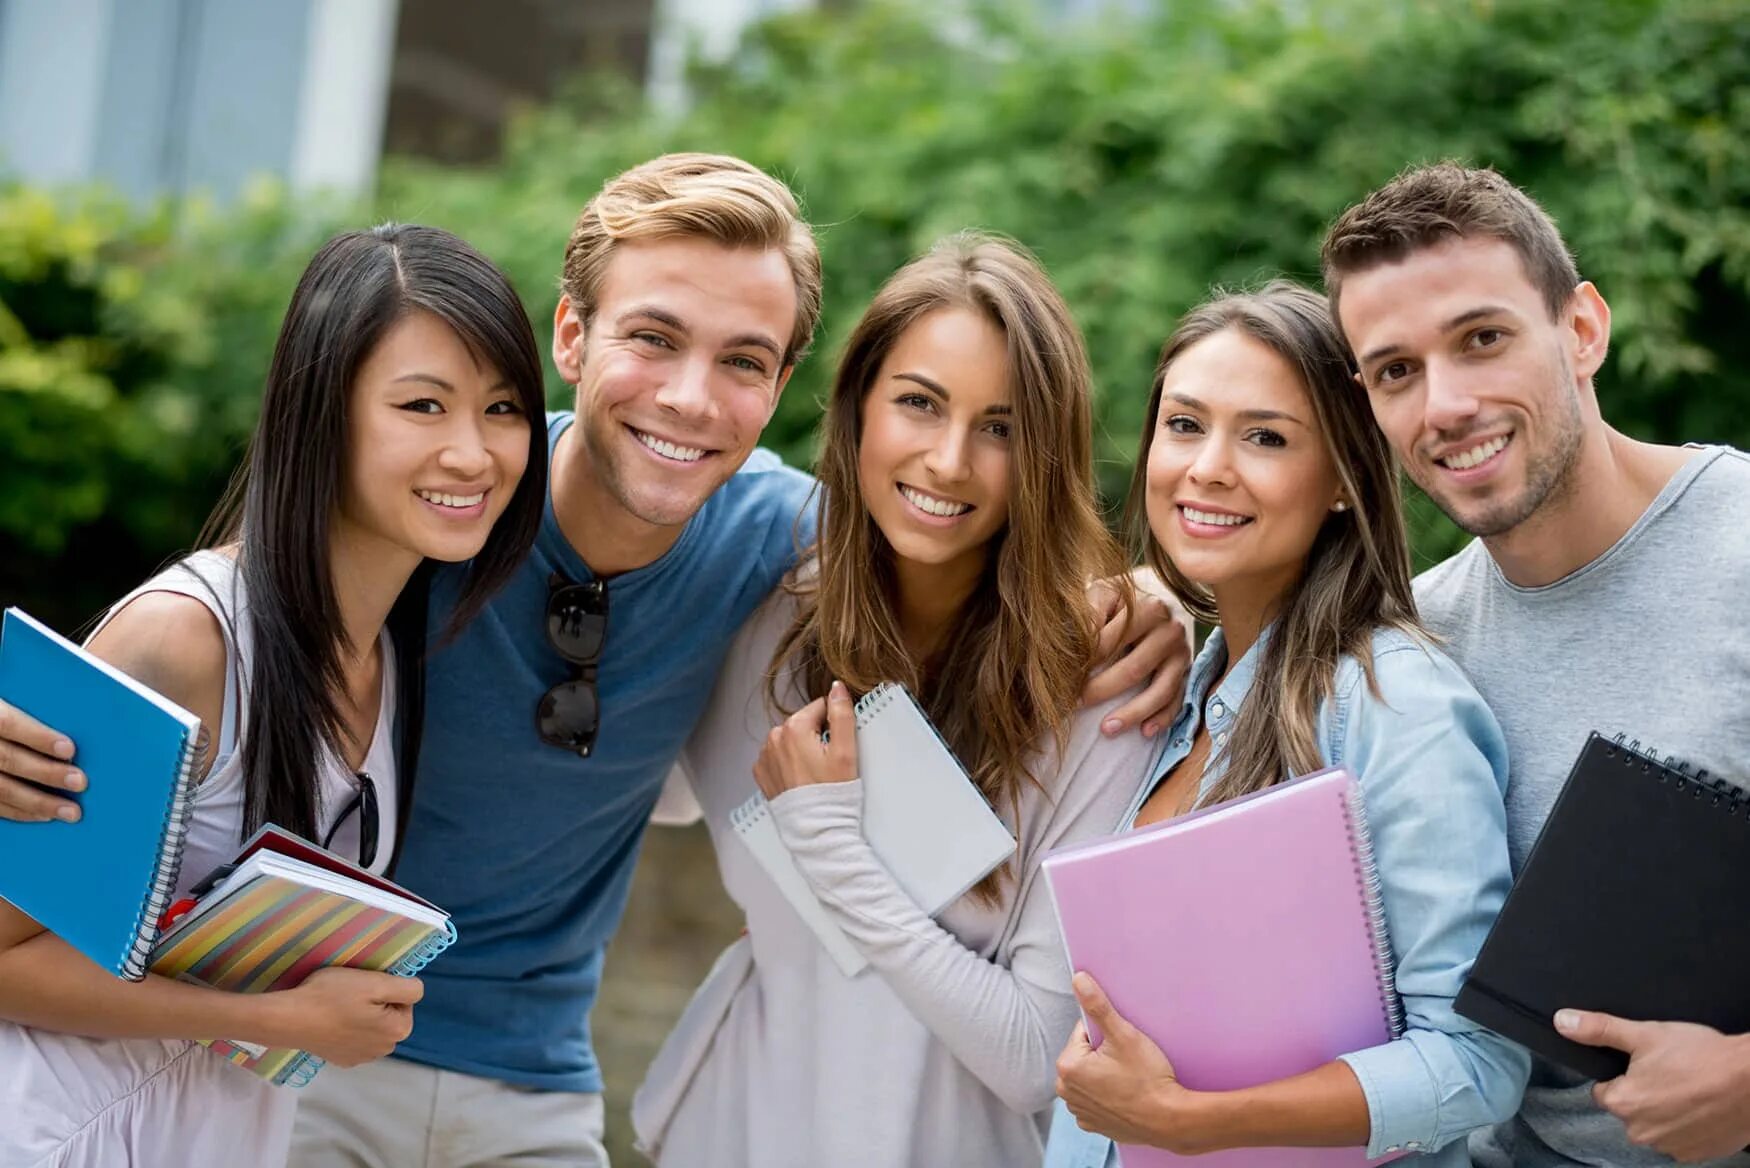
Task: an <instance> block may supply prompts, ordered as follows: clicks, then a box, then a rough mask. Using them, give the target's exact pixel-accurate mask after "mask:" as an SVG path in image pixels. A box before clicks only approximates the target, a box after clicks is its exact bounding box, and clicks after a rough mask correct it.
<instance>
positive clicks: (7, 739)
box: [0, 702, 85, 822]
mask: <svg viewBox="0 0 1750 1168" xmlns="http://www.w3.org/2000/svg"><path fill="white" fill-rule="evenodd" d="M72 757H73V743H72V742H71V741H70V740H69V739H68V738H67V737H66V735H64V734H61V733H60V732H59V731H55V730H51V729H49V728H48V727H47V726H45V725H43V724H42V723H41V722H39V721H37V720H36V719H35V718H32V717H31V716H30V715H28V714H26V713H25V712H24V711H23V710H20V709H18V708H17V707H16V706H10V705H7V704H6V703H5V702H0V817H4V818H7V819H19V820H43V819H53V818H61V819H65V820H67V821H68V822H72V821H74V820H77V819H78V818H79V806H78V804H76V803H74V802H72V801H71V800H67V799H59V798H56V797H55V795H54V794H53V793H52V792H54V791H83V790H84V789H85V776H84V774H83V773H81V772H80V771H79V769H78V768H77V767H74V766H70V765H69V763H68V760H69V759H71V758H72ZM32 784H35V786H33V785H32ZM38 787H45V788H48V789H49V791H48V792H45V791H42V790H39V789H38Z"/></svg>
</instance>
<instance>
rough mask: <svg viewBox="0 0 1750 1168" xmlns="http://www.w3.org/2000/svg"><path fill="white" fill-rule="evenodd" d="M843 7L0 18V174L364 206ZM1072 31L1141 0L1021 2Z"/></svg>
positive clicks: (111, 11)
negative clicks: (417, 176)
mask: <svg viewBox="0 0 1750 1168" xmlns="http://www.w3.org/2000/svg"><path fill="white" fill-rule="evenodd" d="M854 2H855V0H490V2H487V0H0V173H13V174H17V175H20V176H22V177H24V178H26V179H28V180H31V181H33V182H42V183H65V182H82V181H92V180H96V181H102V182H106V183H108V184H110V185H112V186H114V187H116V188H118V189H120V190H122V191H123V192H125V193H127V194H129V195H131V196H133V197H136V198H150V197H153V196H155V195H159V194H182V193H185V192H191V191H197V190H204V191H208V192H210V193H212V194H214V195H216V196H218V197H219V198H228V197H231V196H234V195H235V194H236V193H237V192H238V191H239V190H240V189H241V188H242V186H243V184H244V183H245V182H247V181H248V179H249V178H250V177H251V176H253V175H257V174H260V173H264V172H265V173H269V174H274V175H278V176H281V177H283V178H284V179H285V180H286V181H287V182H288V183H290V185H291V186H292V187H293V188H294V189H297V190H303V191H308V190H314V189H318V188H333V189H337V190H341V191H347V192H356V191H362V190H367V189H368V188H369V187H370V185H371V183H372V180H373V178H374V176H375V174H376V170H377V163H378V161H379V159H380V158H381V157H382V156H383V154H384V153H385V152H386V151H387V152H392V153H396V154H407V155H414V156H417V157H425V158H432V159H436V160H439V161H444V162H456V163H468V162H485V161H489V160H490V159H492V158H493V157H495V156H496V154H497V152H498V149H499V145H500V142H501V140H502V137H503V132H504V127H505V125H506V123H507V121H508V120H509V119H510V118H511V116H512V115H514V114H515V112H516V111H517V110H518V109H521V108H527V107H529V106H534V105H539V104H542V103H545V102H548V101H551V100H552V99H554V98H555V97H557V96H559V95H560V94H561V93H562V92H563V89H564V87H565V86H566V85H567V84H568V83H570V82H571V81H572V79H574V78H576V77H577V76H579V75H580V74H582V73H584V72H585V71H590V70H598V71H599V70H602V69H610V70H613V71H616V72H618V73H619V74H621V75H623V76H624V77H626V78H627V79H629V81H630V82H631V83H632V84H635V85H639V86H642V87H644V89H645V90H646V92H647V93H648V94H649V96H650V97H651V99H652V100H653V101H655V102H656V103H657V104H658V106H659V107H661V108H667V109H675V108H678V107H679V106H680V105H682V104H683V103H684V101H685V84H684V81H685V65H686V61H687V59H688V56H689V54H691V53H695V52H698V53H703V54H705V55H706V56H711V57H719V56H722V55H724V54H726V53H728V52H730V51H731V50H732V49H733V47H734V45H735V42H736V39H737V37H738V36H739V35H740V33H741V31H742V30H743V29H744V28H746V27H747V25H748V24H750V23H752V22H754V21H757V20H759V19H761V18H763V17H766V16H770V15H772V14H774V13H776V12H781V11H786V10H790V9H794V8H801V7H814V6H826V7H831V6H834V5H843V4H848V3H854ZM1023 2H1031V3H1032V4H1034V5H1035V6H1036V7H1038V8H1040V9H1042V10H1044V11H1047V12H1051V13H1054V14H1058V15H1063V16H1067V17H1075V16H1080V15H1084V14H1086V13H1089V12H1092V11H1095V10H1097V9H1099V8H1101V7H1105V6H1109V5H1112V4H1115V3H1116V4H1119V5H1124V6H1134V5H1135V4H1136V3H1138V2H1139V0H1023Z"/></svg>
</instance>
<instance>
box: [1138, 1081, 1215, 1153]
mask: <svg viewBox="0 0 1750 1168" xmlns="http://www.w3.org/2000/svg"><path fill="white" fill-rule="evenodd" d="M1227 1102H1228V1101H1227V1093H1226V1092H1222V1091H1193V1090H1191V1089H1190V1088H1189V1087H1186V1086H1183V1085H1182V1084H1181V1083H1180V1082H1179V1081H1178V1080H1177V1079H1169V1080H1167V1081H1166V1082H1164V1083H1162V1084H1161V1086H1160V1088H1159V1089H1158V1090H1157V1091H1156V1093H1155V1105H1154V1108H1153V1111H1154V1114H1155V1118H1156V1122H1155V1124H1154V1125H1153V1126H1154V1131H1155V1134H1156V1135H1157V1136H1158V1139H1156V1140H1155V1141H1153V1142H1154V1143H1156V1144H1157V1145H1158V1146H1160V1147H1163V1148H1167V1149H1168V1150H1170V1151H1173V1152H1176V1153H1178V1154H1179V1155H1181V1156H1198V1155H1203V1154H1205V1153H1208V1152H1219V1151H1222V1150H1224V1149H1226V1148H1230V1147H1233V1146H1234V1145H1233V1143H1232V1142H1231V1141H1230V1140H1229V1139H1228V1120H1229V1115H1228V1111H1229V1108H1228V1106H1227Z"/></svg>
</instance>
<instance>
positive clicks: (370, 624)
mask: <svg viewBox="0 0 1750 1168" xmlns="http://www.w3.org/2000/svg"><path fill="white" fill-rule="evenodd" d="M328 549H329V550H328V554H329V565H330V568H329V571H330V574H331V575H332V577H333V581H334V599H335V603H336V604H337V605H338V606H339V608H340V627H341V629H342V630H343V631H344V632H345V633H346V644H345V646H344V648H343V650H342V657H341V669H342V670H343V671H344V672H345V674H346V676H347V678H348V679H349V680H358V679H361V678H364V677H367V676H369V675H371V674H372V673H373V672H374V669H375V664H376V658H375V654H376V649H377V637H378V634H380V633H381V632H382V631H383V624H384V622H386V621H387V620H388V619H389V610H390V609H391V608H393V607H394V606H395V599H396V598H397V597H398V596H400V595H401V590H402V589H403V588H405V587H406V586H407V581H408V579H409V578H410V577H411V576H412V575H413V571H414V569H415V568H417V567H419V560H420V557H419V555H418V553H416V552H412V551H409V550H408V549H406V548H402V547H395V546H392V545H388V544H386V543H385V542H384V541H382V540H379V539H375V538H373V537H370V536H367V535H365V534H363V533H362V532H359V531H358V530H357V529H355V528H351V527H349V526H347V525H345V524H343V523H336V524H335V525H334V528H333V531H332V534H331V535H330V536H329V540H328Z"/></svg>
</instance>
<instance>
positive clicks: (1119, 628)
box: [1084, 609, 1130, 696]
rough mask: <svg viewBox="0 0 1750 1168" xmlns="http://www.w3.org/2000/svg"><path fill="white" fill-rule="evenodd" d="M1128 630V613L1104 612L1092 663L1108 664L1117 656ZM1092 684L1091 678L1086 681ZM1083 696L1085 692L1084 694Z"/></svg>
mask: <svg viewBox="0 0 1750 1168" xmlns="http://www.w3.org/2000/svg"><path fill="white" fill-rule="evenodd" d="M1129 632H1130V614H1129V613H1127V612H1125V611H1124V610H1123V609H1119V610H1118V611H1117V612H1113V613H1108V614H1106V618H1105V623H1103V624H1102V625H1101V626H1100V633H1099V636H1097V637H1096V638H1095V639H1094V665H1095V667H1096V668H1098V667H1100V666H1104V665H1110V664H1111V663H1112V660H1113V659H1114V658H1115V657H1117V656H1118V650H1119V649H1121V648H1123V647H1124V642H1125V639H1126V635H1127V634H1128V633H1129ZM1088 685H1089V687H1090V688H1091V687H1092V686H1093V680H1092V679H1090V680H1089V682H1088ZM1084 696H1085V694H1084Z"/></svg>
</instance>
